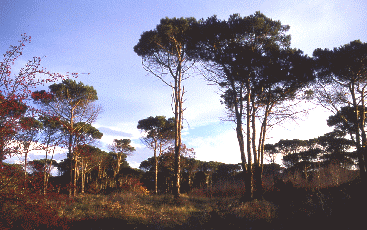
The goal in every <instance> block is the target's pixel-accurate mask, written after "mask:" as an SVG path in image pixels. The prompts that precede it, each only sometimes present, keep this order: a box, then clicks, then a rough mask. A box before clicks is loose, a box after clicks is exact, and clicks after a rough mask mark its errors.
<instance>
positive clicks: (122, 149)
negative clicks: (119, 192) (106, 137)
mask: <svg viewBox="0 0 367 230" xmlns="http://www.w3.org/2000/svg"><path fill="white" fill-rule="evenodd" d="M110 150H111V151H112V152H111V154H113V158H114V159H115V161H116V163H115V166H114V168H113V169H114V170H113V177H114V178H116V176H117V174H118V173H119V172H120V168H121V163H122V162H123V160H124V159H125V158H126V157H127V156H129V155H131V153H132V152H134V151H135V148H134V147H133V146H131V140H130V139H120V140H118V139H114V140H113V144H112V145H110Z"/></svg>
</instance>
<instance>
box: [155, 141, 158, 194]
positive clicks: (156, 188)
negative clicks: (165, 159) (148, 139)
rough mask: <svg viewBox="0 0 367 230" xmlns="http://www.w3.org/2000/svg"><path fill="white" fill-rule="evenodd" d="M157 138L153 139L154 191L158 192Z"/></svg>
mask: <svg viewBox="0 0 367 230" xmlns="http://www.w3.org/2000/svg"><path fill="white" fill-rule="evenodd" d="M157 148H158V146H157V140H154V174H155V178H154V191H155V194H158V158H157Z"/></svg>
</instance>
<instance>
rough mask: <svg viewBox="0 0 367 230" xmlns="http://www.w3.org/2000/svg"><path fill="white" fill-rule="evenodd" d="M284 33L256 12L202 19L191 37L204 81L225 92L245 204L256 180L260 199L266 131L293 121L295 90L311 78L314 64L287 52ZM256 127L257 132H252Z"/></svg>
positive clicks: (284, 27) (298, 53)
mask: <svg viewBox="0 0 367 230" xmlns="http://www.w3.org/2000/svg"><path fill="white" fill-rule="evenodd" d="M288 30H289V26H287V25H282V24H281V22H280V21H274V20H272V19H270V18H267V17H266V16H265V15H263V14H261V13H260V12H256V13H255V14H254V15H250V16H247V17H243V18H242V17H240V16H239V15H238V14H234V15H231V16H230V18H229V19H228V20H227V21H222V20H219V19H217V18H216V17H215V16H213V17H211V18H208V19H207V20H202V21H200V23H199V25H198V26H197V28H196V30H195V33H194V34H196V36H195V38H197V41H196V42H192V44H196V49H195V50H196V53H195V55H197V56H198V57H199V58H200V59H201V60H203V61H204V63H205V65H204V68H206V69H207V70H208V71H207V72H208V74H207V78H208V79H209V80H210V81H213V82H216V83H217V84H218V85H219V86H220V87H221V88H222V89H223V91H224V93H223V94H222V100H223V101H222V102H223V103H224V104H225V105H226V107H227V109H228V111H229V112H230V119H233V121H234V122H235V124H236V133H237V139H238V143H239V147H240V154H241V160H242V168H243V170H244V171H246V173H244V175H245V177H246V178H245V181H246V183H245V186H246V195H245V196H246V197H245V200H249V199H252V198H253V197H254V193H253V191H254V186H255V185H254V179H253V178H254V176H255V177H256V182H257V185H256V189H255V190H256V192H257V193H256V194H255V196H256V198H260V197H261V196H262V179H261V177H262V167H263V158H264V145H265V138H266V131H267V129H268V127H269V126H271V125H274V124H277V123H279V122H281V121H283V120H284V119H286V118H292V117H294V115H295V114H296V112H294V111H292V110H291V108H292V105H294V104H297V103H298V102H299V100H296V99H297V97H299V99H300V94H299V93H298V92H299V91H300V89H301V88H302V87H303V86H305V85H306V82H307V81H308V80H310V79H311V78H312V77H313V72H312V66H313V63H312V60H311V59H310V58H309V57H307V56H304V55H303V52H302V51H300V50H297V49H290V48H289V45H290V35H287V34H286V33H287V31H288ZM243 124H246V128H243ZM258 124H259V125H260V129H257V128H256V127H257V125H258ZM243 132H245V133H246V138H244V134H243ZM257 135H258V136H257ZM245 144H246V147H247V150H246V152H247V157H246V152H245ZM253 166H254V168H253Z"/></svg>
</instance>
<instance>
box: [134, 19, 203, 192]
mask: <svg viewBox="0 0 367 230" xmlns="http://www.w3.org/2000/svg"><path fill="white" fill-rule="evenodd" d="M196 23H197V22H196V20H195V19H194V18H172V19H170V18H164V19H161V21H160V24H159V25H157V27H156V28H155V29H154V30H150V31H145V32H144V33H143V34H142V35H141V37H140V40H139V42H138V44H137V45H135V46H134V51H135V53H137V54H138V55H139V56H141V57H142V63H143V67H144V68H145V70H147V71H148V72H150V73H151V74H153V75H154V76H156V77H158V78H159V79H161V80H162V81H163V82H164V83H165V84H166V85H167V86H169V87H171V88H172V90H173V95H172V97H173V104H174V114H175V159H176V160H175V165H176V166H175V167H176V169H175V177H176V179H175V192H174V193H175V196H176V197H178V196H179V195H180V174H181V173H180V170H181V169H180V147H181V129H182V119H183V107H182V104H183V99H182V98H183V95H184V92H185V91H184V88H183V85H182V80H184V79H186V78H187V77H186V78H185V77H184V74H185V73H186V72H187V70H188V69H190V67H191V65H192V63H191V61H192V59H191V58H190V55H188V53H190V49H188V48H187V47H188V41H189V39H190V36H191V34H190V30H191V28H192V26H193V25H194V24H196ZM167 75H168V76H170V77H171V78H172V80H173V83H171V82H170V81H168V80H167V79H166V78H165V76H167Z"/></svg>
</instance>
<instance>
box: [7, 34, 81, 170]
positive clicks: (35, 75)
mask: <svg viewBox="0 0 367 230" xmlns="http://www.w3.org/2000/svg"><path fill="white" fill-rule="evenodd" d="M30 41H31V37H30V36H27V35H26V34H22V35H21V40H20V41H19V43H18V45H15V46H10V48H9V49H8V50H7V51H6V53H5V54H3V57H4V58H3V60H2V61H0V163H2V161H3V160H4V159H5V157H6V156H7V155H10V154H12V153H16V151H15V149H14V148H13V146H14V145H11V142H12V141H14V137H15V134H17V132H18V131H19V130H20V129H21V127H20V123H19V121H20V120H19V119H20V118H21V117H23V116H28V117H31V116H33V115H34V114H31V112H35V110H34V109H33V106H32V104H30V103H28V102H29V100H28V99H30V95H31V91H32V90H33V89H34V88H36V87H38V86H42V85H44V84H45V83H49V82H54V81H56V80H59V79H62V78H64V77H67V76H63V75H60V74H58V73H51V72H48V71H46V69H45V68H43V67H42V66H41V58H40V57H33V58H32V59H31V60H29V61H28V62H27V63H26V64H25V66H24V67H22V68H20V70H19V72H17V73H16V74H14V71H12V66H13V65H14V64H15V63H16V61H17V59H18V58H19V57H20V56H21V55H22V54H23V48H24V46H25V44H26V43H29V42H30ZM72 75H74V76H75V75H77V74H72Z"/></svg>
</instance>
